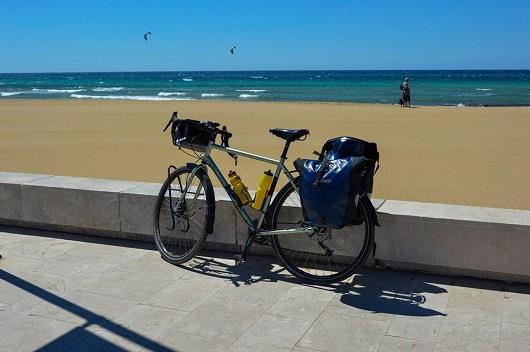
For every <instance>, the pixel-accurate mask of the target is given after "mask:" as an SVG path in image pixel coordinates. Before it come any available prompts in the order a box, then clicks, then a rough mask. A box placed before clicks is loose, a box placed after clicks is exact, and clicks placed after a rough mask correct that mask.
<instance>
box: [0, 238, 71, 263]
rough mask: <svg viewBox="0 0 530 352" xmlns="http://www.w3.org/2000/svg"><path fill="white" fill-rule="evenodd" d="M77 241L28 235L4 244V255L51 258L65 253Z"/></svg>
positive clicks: (40, 258)
mask: <svg viewBox="0 0 530 352" xmlns="http://www.w3.org/2000/svg"><path fill="white" fill-rule="evenodd" d="M75 245H76V244H75V243H73V242H69V241H64V240H61V239H55V238H46V237H36V236H28V237H25V238H24V239H23V240H21V241H16V242H13V243H8V244H6V245H4V246H2V252H3V255H4V253H5V255H6V256H8V255H9V254H14V255H17V256H21V257H26V258H32V259H39V260H44V259H51V258H54V257H57V256H59V255H62V254H65V253H66V252H67V251H68V250H69V249H71V248H73V247H75Z"/></svg>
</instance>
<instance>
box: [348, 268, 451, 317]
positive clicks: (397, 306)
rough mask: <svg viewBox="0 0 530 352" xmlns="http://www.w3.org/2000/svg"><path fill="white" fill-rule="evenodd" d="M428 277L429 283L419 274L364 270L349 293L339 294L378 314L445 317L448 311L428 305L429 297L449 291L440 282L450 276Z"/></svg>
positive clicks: (356, 305) (351, 304)
mask: <svg viewBox="0 0 530 352" xmlns="http://www.w3.org/2000/svg"><path fill="white" fill-rule="evenodd" d="M428 278H429V282H427V281H426V280H425V279H422V275H418V274H412V273H403V272H393V271H381V270H375V269H363V270H362V271H361V273H359V274H357V275H355V277H354V279H353V281H352V284H351V286H350V290H349V292H348V293H345V294H343V295H342V296H341V297H340V302H341V303H343V304H344V305H347V306H350V307H352V308H353V309H358V310H363V311H366V312H371V313H375V314H391V315H402V316H417V317H428V316H436V315H441V316H445V315H446V314H445V313H442V312H439V311H437V310H436V309H434V308H431V307H429V306H430V303H431V302H430V301H429V299H428V298H427V297H433V298H434V295H437V294H444V293H447V290H446V289H445V288H443V287H440V286H438V285H437V284H440V285H445V284H447V278H444V277H439V278H437V277H433V276H429V277H428ZM451 281H452V280H451Z"/></svg>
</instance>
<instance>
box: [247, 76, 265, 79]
mask: <svg viewBox="0 0 530 352" xmlns="http://www.w3.org/2000/svg"><path fill="white" fill-rule="evenodd" d="M250 78H254V79H262V78H265V77H263V76H250Z"/></svg>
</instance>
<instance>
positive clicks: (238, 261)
mask: <svg viewBox="0 0 530 352" xmlns="http://www.w3.org/2000/svg"><path fill="white" fill-rule="evenodd" d="M234 260H235V262H236V265H241V264H243V263H244V262H245V258H243V256H242V255H241V254H236V255H235V256H234Z"/></svg>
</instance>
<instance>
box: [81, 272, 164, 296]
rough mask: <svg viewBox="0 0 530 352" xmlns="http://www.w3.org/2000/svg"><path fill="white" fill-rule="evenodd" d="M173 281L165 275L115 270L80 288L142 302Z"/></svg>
mask: <svg viewBox="0 0 530 352" xmlns="http://www.w3.org/2000/svg"><path fill="white" fill-rule="evenodd" d="M171 282H172V279H167V278H164V277H157V276H153V275H144V274H138V273H137V274H135V275H131V273H127V272H121V271H113V272H110V273H104V274H102V275H101V276H100V277H99V279H98V280H96V281H94V282H92V283H90V284H87V285H85V286H83V287H81V288H80V290H83V291H86V292H92V293H97V294H101V295H104V296H105V295H106V296H112V297H117V298H123V299H129V300H133V301H138V302H140V301H144V300H146V299H148V298H149V297H151V296H153V295H154V294H155V293H157V292H159V291H160V290H162V289H164V288H165V287H166V286H169V285H170V284H171Z"/></svg>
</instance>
